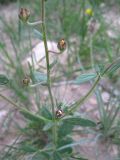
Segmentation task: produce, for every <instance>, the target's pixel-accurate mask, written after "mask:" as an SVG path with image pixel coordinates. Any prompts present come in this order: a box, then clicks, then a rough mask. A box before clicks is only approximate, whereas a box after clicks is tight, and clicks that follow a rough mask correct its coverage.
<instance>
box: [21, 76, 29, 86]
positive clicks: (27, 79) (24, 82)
mask: <svg viewBox="0 0 120 160" xmlns="http://www.w3.org/2000/svg"><path fill="white" fill-rule="evenodd" d="M22 82H23V85H24V86H28V85H29V83H30V77H25V78H24V79H23V80H22Z"/></svg>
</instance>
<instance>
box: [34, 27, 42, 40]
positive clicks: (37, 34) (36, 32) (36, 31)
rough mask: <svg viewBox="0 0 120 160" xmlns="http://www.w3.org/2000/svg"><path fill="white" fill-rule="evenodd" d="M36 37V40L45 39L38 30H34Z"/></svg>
mask: <svg viewBox="0 0 120 160" xmlns="http://www.w3.org/2000/svg"><path fill="white" fill-rule="evenodd" d="M34 35H35V37H36V38H38V39H40V40H42V39H43V35H42V33H40V32H39V31H38V30H36V29H34Z"/></svg>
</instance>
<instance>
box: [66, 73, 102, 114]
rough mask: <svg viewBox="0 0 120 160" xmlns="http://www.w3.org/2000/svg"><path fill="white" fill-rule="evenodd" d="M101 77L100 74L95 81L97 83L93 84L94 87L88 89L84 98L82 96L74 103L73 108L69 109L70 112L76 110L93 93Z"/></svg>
mask: <svg viewBox="0 0 120 160" xmlns="http://www.w3.org/2000/svg"><path fill="white" fill-rule="evenodd" d="M100 79H101V76H100V75H98V78H97V80H96V81H95V83H94V84H93V86H92V88H91V89H90V90H89V91H88V93H87V94H86V95H85V96H84V97H83V98H81V99H80V100H78V101H76V102H75V103H74V104H72V105H71V106H70V107H71V109H70V110H69V111H68V113H71V112H73V111H75V110H76V109H77V108H78V106H79V105H81V104H82V103H83V102H84V101H85V100H86V99H87V98H88V97H89V96H90V95H91V93H92V92H93V91H94V89H95V88H96V86H97V84H98V82H99V81H100Z"/></svg>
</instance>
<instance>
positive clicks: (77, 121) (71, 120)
mask: <svg viewBox="0 0 120 160" xmlns="http://www.w3.org/2000/svg"><path fill="white" fill-rule="evenodd" d="M63 122H64V123H65V124H70V125H79V126H83V127H95V126H96V123H95V122H93V121H91V120H88V119H84V118H80V117H73V116H70V117H66V118H64V119H63Z"/></svg>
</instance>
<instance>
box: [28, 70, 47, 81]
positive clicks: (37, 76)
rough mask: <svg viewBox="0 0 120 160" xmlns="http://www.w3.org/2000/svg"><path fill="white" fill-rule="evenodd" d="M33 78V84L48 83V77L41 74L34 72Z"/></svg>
mask: <svg viewBox="0 0 120 160" xmlns="http://www.w3.org/2000/svg"><path fill="white" fill-rule="evenodd" d="M31 78H32V81H33V83H41V84H45V83H47V75H46V74H44V73H41V72H37V71H34V72H33V73H32V77H31Z"/></svg>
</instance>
